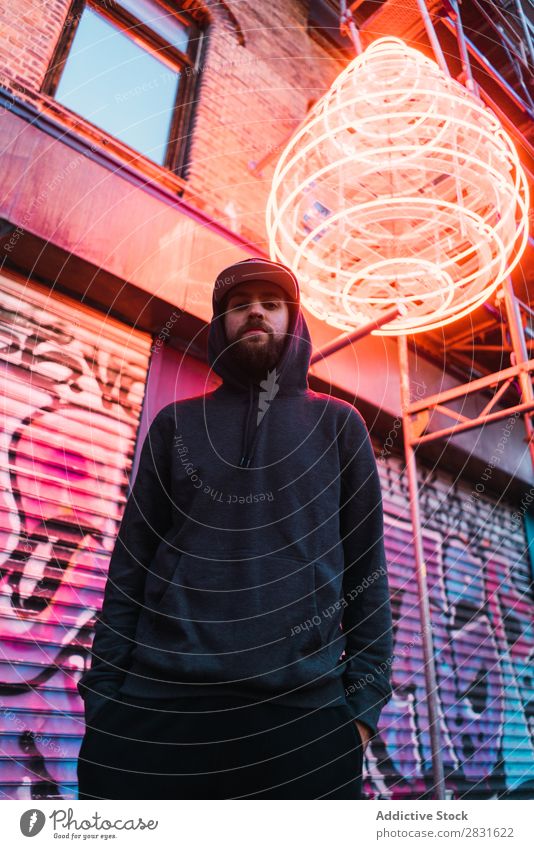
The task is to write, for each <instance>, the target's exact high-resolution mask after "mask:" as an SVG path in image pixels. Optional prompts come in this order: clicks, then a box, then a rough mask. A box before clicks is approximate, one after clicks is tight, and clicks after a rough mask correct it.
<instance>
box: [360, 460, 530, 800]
mask: <svg viewBox="0 0 534 849" xmlns="http://www.w3.org/2000/svg"><path fill="white" fill-rule="evenodd" d="M381 473H382V485H383V492H384V504H385V509H386V533H385V536H386V546H387V549H388V562H389V574H390V584H391V592H392V598H393V613H394V621H395V648H394V654H395V658H394V662H393V685H394V695H393V698H392V699H391V701H390V702H389V703H388V705H386V707H385V709H384V711H383V712H382V715H381V720H380V736H379V737H378V738H376V739H375V740H374V741H373V743H372V746H371V747H370V749H369V750H368V753H367V754H366V758H367V778H366V781H365V791H366V793H367V795H368V797H369V798H391V799H403V798H425V797H431V795H432V785H433V778H432V763H431V752H430V738H429V733H428V722H429V720H428V713H427V708H426V698H425V681H424V672H423V644H422V636H423V635H422V631H421V623H420V617H419V611H418V603H417V588H416V578H415V554H414V551H413V544H412V539H411V531H410V523H409V521H408V514H407V504H408V493H407V489H406V487H407V482H406V480H405V477H404V472H403V470H402V467H401V464H400V462H398V461H395V460H394V459H391V460H388V461H387V463H386V464H381ZM471 492H472V490H471V487H470V486H469V485H468V484H467V483H463V482H453V481H451V480H447V477H446V475H445V474H444V473H442V472H433V473H432V474H430V475H427V477H426V479H425V480H424V481H423V482H422V486H421V488H420V499H421V510H422V522H423V538H424V553H425V561H426V565H427V577H428V587H429V597H430V615H431V622H432V638H433V645H434V652H435V657H436V666H437V684H438V693H439V709H440V737H441V743H442V753H443V762H444V769H445V776H446V787H447V791H448V793H449V795H450V797H451V798H473V799H490V798H531V797H534V723H533V719H534V692H533V686H532V670H533V660H534V627H533V616H532V611H533V591H532V581H531V577H530V574H531V573H530V564H529V563H528V553H527V544H526V539H525V535H524V532H523V529H522V527H521V526H520V525H518V524H517V523H516V524H514V523H513V520H512V516H513V507H512V506H511V505H508V504H506V503H505V502H502V501H499V502H497V501H496V500H494V501H492V500H491V499H490V498H489V497H488V496H485V497H484V498H477V499H475V501H473V499H472V498H471Z"/></svg>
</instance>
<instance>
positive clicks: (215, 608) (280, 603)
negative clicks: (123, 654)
mask: <svg viewBox="0 0 534 849" xmlns="http://www.w3.org/2000/svg"><path fill="white" fill-rule="evenodd" d="M174 557H175V565H174V571H173V575H172V580H170V581H160V582H159V583H158V582H157V581H156V582H155V583H154V584H152V585H151V587H150V589H151V592H150V593H148V594H147V598H146V602H147V607H148V608H149V609H150V610H152V613H151V615H150V616H148V617H147V616H145V617H143V625H142V627H141V629H140V630H139V632H138V646H137V649H136V656H137V659H138V660H139V661H141V662H142V663H147V664H148V663H149V664H150V665H151V666H152V667H157V668H160V669H162V670H165V672H166V674H167V675H170V674H171V673H172V674H173V675H174V676H175V678H174V679H173V680H182V681H183V680H185V681H199V682H202V681H204V682H208V681H210V682H226V683H229V682H234V683H237V682H244V681H247V680H249V679H251V678H254V679H261V680H263V681H264V682H265V686H266V687H267V688H271V687H283V686H288V685H291V684H297V683H299V682H301V681H302V680H304V679H306V678H307V677H309V676H310V674H312V673H313V668H312V667H317V669H319V668H320V667H321V661H320V659H319V658H318V657H317V655H318V650H319V649H320V648H321V645H322V640H321V635H320V631H319V629H318V627H317V623H318V619H319V617H318V611H317V605H316V599H315V571H314V569H315V567H314V564H313V563H310V564H308V563H306V562H302V561H299V560H295V559H293V558H284V557H279V556H277V555H267V556H262V557H255V556H254V555H252V554H250V555H248V556H247V555H246V554H240V556H239V559H237V558H235V559H231V560H220V559H217V560H216V559H209V558H204V559H203V558H202V557H200V556H195V555H192V554H188V553H182V554H181V555H179V554H177V553H176V552H175V553H174ZM176 558H177V559H176Z"/></svg>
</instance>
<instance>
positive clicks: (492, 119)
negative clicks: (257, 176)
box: [266, 38, 529, 335]
mask: <svg viewBox="0 0 534 849" xmlns="http://www.w3.org/2000/svg"><path fill="white" fill-rule="evenodd" d="M528 204H529V196H528V184H527V179H526V176H525V173H524V171H523V169H522V167H521V164H520V161H519V157H518V154H517V151H516V149H515V147H514V145H513V143H512V141H511V139H510V138H509V136H508V135H507V133H506V132H505V131H504V130H503V128H502V126H501V124H500V122H499V120H498V119H497V117H496V116H495V115H494V113H493V112H491V111H490V110H489V109H488V108H487V107H486V106H484V104H482V103H481V102H480V101H479V100H477V99H476V98H475V97H473V95H471V94H470V92H468V91H467V89H466V88H464V87H463V86H462V85H460V83H458V82H456V81H455V80H453V79H451V78H450V77H448V76H447V75H446V74H445V73H443V72H442V71H441V70H440V68H439V67H438V65H437V64H436V63H435V62H433V61H432V60H430V59H428V58H427V57H426V56H424V55H423V54H422V53H420V52H419V51H417V50H414V49H412V48H410V47H408V46H407V45H406V44H404V42H402V41H401V40H399V39H396V38H382V39H379V40H377V41H375V42H373V44H371V45H370V47H368V48H367V50H366V51H364V52H363V53H362V54H361V55H360V56H358V57H357V58H356V59H354V60H353V61H352V62H351V63H350V65H348V67H347V68H346V69H345V70H344V71H343V72H342V73H341V74H340V76H339V77H338V78H337V80H336V81H335V82H334V84H333V86H332V87H331V88H330V90H329V91H328V92H327V93H326V94H325V95H324V96H323V97H322V98H321V99H320V100H319V101H318V102H317V103H316V104H315V106H314V107H313V109H312V110H311V112H310V115H309V120H308V121H307V122H306V124H305V125H304V126H303V127H302V128H301V129H300V130H299V131H298V132H297V133H296V134H295V135H294V137H293V138H292V139H291V141H290V142H289V144H288V145H287V146H286V148H285V150H284V151H283V153H282V155H281V156H280V159H279V161H278V163H277V166H276V169H275V173H274V176H273V181H272V188H271V193H270V196H269V200H268V204H267V211H266V221H267V232H268V236H269V245H270V254H271V257H272V259H275V260H279V261H280V262H283V263H285V264H286V265H289V266H290V267H291V268H292V269H293V271H294V272H295V273H296V274H297V277H298V279H299V282H300V284H301V294H302V302H303V304H304V305H305V306H306V307H307V309H308V310H309V311H310V312H312V313H313V314H314V315H316V316H317V317H318V318H320V319H322V320H324V321H326V322H327V323H328V324H331V325H333V326H335V327H339V328H342V329H345V330H352V329H354V328H356V327H358V326H360V325H361V324H364V323H366V322H368V321H369V320H370V319H373V318H377V317H378V316H380V315H381V314H382V313H383V312H385V311H387V310H389V309H390V308H391V307H392V306H394V305H395V304H397V305H398V306H399V310H400V312H401V315H400V317H399V318H398V319H396V320H395V321H394V322H389V323H388V324H385V325H383V327H382V328H380V329H378V330H376V331H374V332H375V333H376V334H381V335H398V334H399V333H418V332H422V331H425V330H430V329H432V328H436V327H440V326H442V325H445V324H449V323H450V322H452V321H456V320H457V319H458V318H460V317H461V316H463V315H466V314H467V313H469V312H471V311H472V310H474V309H475V308H476V307H478V306H480V305H481V304H482V303H484V301H486V300H487V299H488V297H489V295H490V294H491V293H492V292H493V291H494V290H495V289H496V288H497V286H498V285H499V283H500V282H501V281H502V280H503V278H504V277H506V276H507V275H509V274H510V272H511V271H512V269H513V268H514V267H515V265H516V264H517V262H518V261H519V259H520V257H521V254H522V253H523V251H524V249H525V246H526V243H527V239H528V219H527V214H528Z"/></svg>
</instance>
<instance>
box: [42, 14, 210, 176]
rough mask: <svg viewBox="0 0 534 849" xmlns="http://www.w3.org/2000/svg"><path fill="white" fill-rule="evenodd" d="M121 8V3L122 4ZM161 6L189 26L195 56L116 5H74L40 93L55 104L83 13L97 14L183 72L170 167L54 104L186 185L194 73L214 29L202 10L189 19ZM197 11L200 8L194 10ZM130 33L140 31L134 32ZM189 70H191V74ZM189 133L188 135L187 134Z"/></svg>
mask: <svg viewBox="0 0 534 849" xmlns="http://www.w3.org/2000/svg"><path fill="white" fill-rule="evenodd" d="M118 2H120V0H118ZM157 3H158V5H160V6H161V7H162V9H165V10H167V11H168V12H170V13H171V14H172V15H174V17H176V18H177V19H178V20H179V21H181V22H182V23H184V24H185V25H186V26H187V27H188V30H189V41H188V43H189V44H190V45H191V50H190V51H189V52H188V53H187V54H186V53H182V52H181V51H180V50H178V48H176V47H174V46H173V45H171V44H169V43H168V42H167V41H166V40H165V38H163V36H160V35H159V34H158V33H157V32H155V31H154V30H152V29H151V28H150V26H149V25H148V24H145V23H143V22H142V21H139V20H138V19H137V18H135V16H134V15H132V14H131V13H130V12H128V11H127V10H126V9H124V8H122V7H121V6H119V5H118V3H116V2H113V0H111V2H110V0H73V2H72V3H71V6H70V8H69V11H68V13H67V17H66V20H65V25H64V28H63V32H62V35H61V37H60V39H59V41H58V43H57V44H56V47H55V50H54V53H53V55H52V59H51V61H50V64H49V66H48V70H47V72H46V74H45V78H44V80H43V84H42V86H41V93H42V94H44V95H46V96H47V97H50V98H52V99H54V100H55V93H56V91H57V89H58V86H59V81H60V79H61V76H62V74H63V70H64V68H65V65H66V63H67V61H68V58H69V55H70V51H71V48H72V43H73V41H74V36H75V35H76V30H77V28H78V24H79V23H80V21H81V18H82V15H83V12H84V10H85V9H86V8H89V9H93V10H94V11H95V12H97V13H98V14H99V15H101V16H102V17H103V18H104V19H105V20H107V21H109V22H110V23H112V24H114V26H116V27H118V28H119V29H121V30H123V31H124V32H125V37H126V38H129V39H131V40H132V41H134V42H135V43H136V44H137V45H138V46H139V47H141V48H142V49H143V50H146V51H147V53H149V54H150V55H152V56H154V57H155V58H156V59H159V61H160V62H163V63H164V64H166V65H167V66H168V67H170V68H171V69H176V70H177V71H179V72H181V74H180V81H179V84H178V92H177V97H176V100H175V102H174V106H173V109H172V117H171V121H170V126H169V142H168V143H167V149H166V153H165V161H164V162H163V164H160V163H157V162H154V161H153V160H151V159H150V158H149V157H147V156H145V154H143V153H142V152H141V151H138V150H136V148H134V147H132V146H131V145H129V144H128V143H127V142H124V141H122V139H119V138H118V136H113V135H112V134H111V133H109V132H108V131H107V130H105V129H103V128H102V127H99V126H98V125H97V124H93V122H92V121H91V120H90V119H89V118H87V117H86V116H85V115H83V114H82V113H78V112H73V111H72V110H71V109H69V107H66V106H63V104H62V103H61V102H60V101H55V102H56V103H57V104H58V106H61V108H62V109H65V110H66V111H68V112H69V113H70V114H73V115H77V116H78V115H79V116H80V118H82V119H83V121H84V122H86V123H87V124H90V125H91V126H92V127H94V128H95V130H96V131H97V132H98V133H100V134H101V135H102V136H104V137H105V138H107V139H113V140H114V141H116V142H117V143H118V145H120V146H121V147H126V148H128V149H129V150H131V151H133V152H135V154H136V155H137V156H139V157H142V158H143V159H147V160H149V161H150V163H151V165H153V166H155V167H158V168H163V169H165V170H166V171H170V172H171V173H173V174H176V175H177V176H178V177H180V178H181V179H184V176H185V169H186V168H187V164H188V155H189V148H190V130H191V128H192V125H193V115H194V109H193V107H194V103H195V92H196V87H197V80H196V77H197V76H198V74H196V73H192V71H196V69H197V67H198V66H199V59H200V57H201V54H202V52H203V47H204V42H205V40H206V28H207V24H208V23H209V19H208V17H207V15H202V14H200V13H199V10H198V8H196V9H195V10H194V12H195V13H194V14H191V13H188V12H187V11H185V10H183V9H182V10H181V11H178V10H177V9H173V8H171V7H170V5H169V4H168V3H167V2H165V0H157ZM195 6H197V4H195ZM131 27H135V30H133V31H132V29H130V28H131ZM187 69H191V71H189V73H188V72H187ZM188 130H189V132H188Z"/></svg>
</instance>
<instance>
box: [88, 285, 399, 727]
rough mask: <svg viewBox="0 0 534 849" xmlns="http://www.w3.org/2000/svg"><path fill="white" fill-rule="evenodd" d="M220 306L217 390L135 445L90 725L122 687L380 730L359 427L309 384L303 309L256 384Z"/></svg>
mask: <svg viewBox="0 0 534 849" xmlns="http://www.w3.org/2000/svg"><path fill="white" fill-rule="evenodd" d="M220 310H221V307H218V306H217V305H216V304H215V301H214V315H213V318H212V321H211V325H210V329H209V352H208V353H209V356H208V359H209V363H210V366H211V367H212V369H213V370H214V371H215V372H216V373H217V374H218V375H220V377H221V378H222V380H223V382H222V384H221V386H219V387H218V388H217V389H216V390H215V391H213V392H209V393H208V394H206V395H203V396H200V397H197V398H188V399H186V400H182V401H177V402H174V403H171V404H167V405H166V406H165V407H164V408H163V409H162V410H160V412H159V413H158V414H157V415H156V417H155V419H154V420H153V422H152V424H151V426H150V429H149V432H148V434H147V436H146V438H145V441H144V444H143V447H142V450H141V455H140V462H139V467H138V472H137V476H136V480H135V483H134V486H133V488H132V490H131V492H130V495H129V498H128V500H127V503H126V507H125V510H124V514H123V518H122V522H121V525H120V528H119V533H118V536H117V540H116V544H115V548H114V551H113V554H112V556H111V560H110V564H109V573H108V580H107V584H106V588H105V594H104V602H103V606H102V612H101V614H100V616H99V618H98V619H97V623H96V631H95V638H94V643H93V649H92V667H91V669H89V670H88V671H86V672H85V673H84V674H83V675H82V677H81V679H80V681H79V684H78V690H79V692H80V694H81V695H82V697H83V698H84V699H85V700H86V716H87V720H88V722H89V723H91V722H92V721H93V719H94V718H95V717H96V715H97V713H98V712H99V711H100V706H103V704H104V703H106V698H105V697H106V696H109V697H116V696H117V694H119V693H120V694H122V695H123V696H124V698H125V699H126V700H127V697H128V696H129V695H130V696H134V697H145V698H154V699H156V698H163V697H165V698H166V697H182V696H195V695H199V694H200V695H204V696H205V695H212V694H213V695H217V694H221V695H228V694H237V695H239V696H240V697H242V698H244V699H246V700H248V699H250V700H251V701H264V702H273V703H280V704H284V705H292V706H298V707H303V708H317V707H328V706H332V705H343V704H348V706H349V707H350V710H351V712H352V715H353V717H354V718H355V719H360V720H362V721H363V722H365V723H367V724H368V725H369V726H370V727H371V729H373V730H376V727H377V722H378V717H379V714H380V711H381V709H382V707H383V706H384V704H385V703H386V702H387V701H388V699H389V698H390V696H391V687H390V675H391V657H392V632H391V608H390V599H389V592H388V581H387V572H386V560H385V553H384V543H383V517H382V500H381V493H380V483H379V478H378V472H377V468H376V461H375V457H374V454H373V451H372V447H371V443H370V440H369V435H368V432H367V428H366V426H365V423H364V420H363V418H362V417H361V415H360V414H359V413H358V412H357V410H356V409H355V408H354V407H353V406H352V405H351V404H348V403H347V402H345V401H342V400H339V399H336V398H332V397H330V396H329V395H326V394H323V393H318V392H313V391H311V390H310V388H309V386H308V380H307V374H308V368H309V363H310V356H311V342H310V335H309V331H308V327H307V325H306V321H305V319H304V316H303V314H302V312H301V310H300V307H299V305H298V304H295V305H291V307H290V321H289V328H288V339H287V342H286V346H285V348H284V350H283V353H282V355H281V357H280V360H279V362H278V364H277V367H276V369H275V370H274V371H273V372H271V374H269V375H268V377H267V379H266V380H265V381H263V382H262V384H261V385H259V386H258V385H255V384H253V383H251V381H250V380H249V378H248V376H247V375H246V374H244V373H242V372H241V371H240V370H239V369H238V368H237V366H236V364H235V362H234V361H233V360H232V356H231V350H230V349H229V348H228V345H227V342H226V337H225V333H224V328H223V319H222V314H221V312H220Z"/></svg>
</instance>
